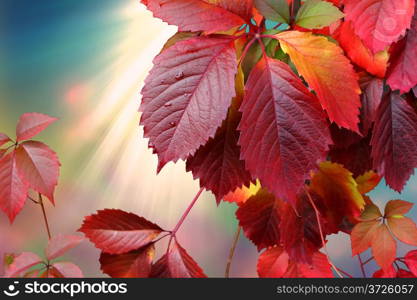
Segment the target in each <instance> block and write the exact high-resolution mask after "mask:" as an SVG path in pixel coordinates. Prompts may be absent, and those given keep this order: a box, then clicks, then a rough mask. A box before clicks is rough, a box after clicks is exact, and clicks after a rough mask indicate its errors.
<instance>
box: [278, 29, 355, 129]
mask: <svg viewBox="0 0 417 300" xmlns="http://www.w3.org/2000/svg"><path fill="white" fill-rule="evenodd" d="M276 37H277V38H278V39H279V41H280V44H281V48H282V49H283V50H284V52H285V53H287V54H288V55H289V56H290V58H291V61H292V62H293V63H294V65H295V67H296V68H297V70H298V72H299V73H300V74H301V76H303V77H304V79H305V80H306V81H307V83H308V84H309V86H310V87H311V88H312V89H313V90H314V91H315V92H316V93H317V96H318V99H319V100H320V103H321V106H322V107H323V108H324V109H325V110H326V111H327V114H328V115H329V119H330V121H332V122H335V123H336V124H338V125H339V126H340V127H344V128H347V129H351V130H353V131H356V132H357V131H358V123H359V117H358V115H359V107H360V101H359V94H360V88H359V84H358V78H357V75H356V73H355V72H354V70H353V66H352V65H351V64H350V62H349V60H348V59H347V58H346V57H345V56H344V55H343V50H342V49H341V48H340V47H338V46H337V45H335V44H333V43H332V42H330V41H328V40H327V39H326V38H325V37H322V36H314V35H312V34H311V32H299V31H285V32H282V33H280V34H278V35H276ZM340 91H343V93H341V92H340Z"/></svg>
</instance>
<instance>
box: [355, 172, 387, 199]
mask: <svg viewBox="0 0 417 300" xmlns="http://www.w3.org/2000/svg"><path fill="white" fill-rule="evenodd" d="M355 181H356V183H357V184H358V191H359V193H361V194H362V195H365V194H367V193H369V192H370V191H372V190H373V189H374V188H376V187H377V186H378V184H379V182H380V181H381V177H380V176H379V175H378V174H377V173H375V172H374V171H368V172H366V173H364V174H362V175H360V176H358V177H357V178H356V179H355Z"/></svg>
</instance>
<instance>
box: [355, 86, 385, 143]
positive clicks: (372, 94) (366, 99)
mask: <svg viewBox="0 0 417 300" xmlns="http://www.w3.org/2000/svg"><path fill="white" fill-rule="evenodd" d="M362 89H363V94H362V96H361V101H362V107H361V124H360V125H361V131H362V133H363V135H365V136H366V135H367V134H368V132H369V130H370V129H371V128H372V126H373V124H374V122H375V118H376V114H377V112H378V107H379V105H380V104H381V100H382V94H383V92H384V85H383V81H382V80H381V79H379V78H373V79H371V80H370V81H369V82H367V83H365V84H364V86H363V87H362Z"/></svg>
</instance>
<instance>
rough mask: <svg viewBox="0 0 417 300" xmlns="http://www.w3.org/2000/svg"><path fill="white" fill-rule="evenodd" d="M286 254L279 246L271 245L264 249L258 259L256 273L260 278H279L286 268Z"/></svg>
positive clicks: (287, 258)
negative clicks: (271, 246)
mask: <svg viewBox="0 0 417 300" xmlns="http://www.w3.org/2000/svg"><path fill="white" fill-rule="evenodd" d="M288 260H289V257H288V254H287V253H286V252H285V251H284V249H282V248H281V247H273V248H270V249H268V250H266V251H264V252H263V253H262V254H261V255H260V256H259V259H258V266H257V269H258V275H259V277H260V278H281V277H282V276H283V275H284V274H285V272H286V271H287V268H288Z"/></svg>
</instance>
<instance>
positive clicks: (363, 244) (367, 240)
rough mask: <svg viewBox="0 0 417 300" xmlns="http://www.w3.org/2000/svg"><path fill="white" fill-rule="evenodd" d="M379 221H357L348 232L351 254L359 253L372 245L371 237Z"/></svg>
mask: <svg viewBox="0 0 417 300" xmlns="http://www.w3.org/2000/svg"><path fill="white" fill-rule="evenodd" d="M379 224H380V222H379V221H376V220H375V221H366V222H359V223H358V224H356V225H355V227H353V230H352V232H351V234H350V240H351V246H352V256H355V255H358V254H361V253H362V252H364V251H366V250H367V249H368V248H369V247H371V245H372V239H373V238H374V235H375V232H376V230H377V229H378V226H379Z"/></svg>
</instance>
